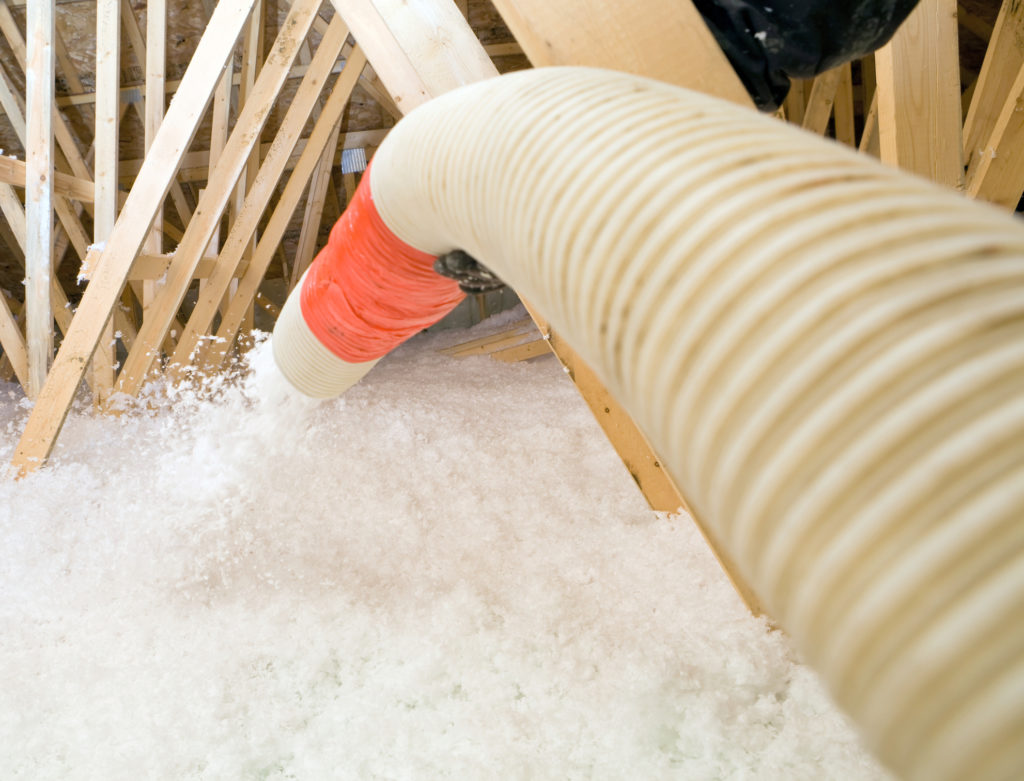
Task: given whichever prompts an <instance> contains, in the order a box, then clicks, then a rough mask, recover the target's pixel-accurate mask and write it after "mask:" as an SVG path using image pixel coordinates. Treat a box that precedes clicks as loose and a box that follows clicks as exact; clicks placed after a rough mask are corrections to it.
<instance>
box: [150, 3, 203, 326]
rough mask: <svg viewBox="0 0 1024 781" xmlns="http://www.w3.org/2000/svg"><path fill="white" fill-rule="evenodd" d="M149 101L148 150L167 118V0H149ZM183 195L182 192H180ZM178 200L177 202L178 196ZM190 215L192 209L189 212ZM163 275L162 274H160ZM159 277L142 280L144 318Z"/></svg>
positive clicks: (156, 243)
mask: <svg viewBox="0 0 1024 781" xmlns="http://www.w3.org/2000/svg"><path fill="white" fill-rule="evenodd" d="M145 49H146V61H145V67H146V104H145V108H144V110H143V116H142V126H143V145H144V150H145V151H146V152H148V151H149V149H150V147H152V146H153V141H154V139H156V134H157V132H158V131H159V130H160V125H161V124H162V123H163V121H164V111H165V107H164V86H165V84H166V82H167V0H149V4H148V5H147V7H146V41H145ZM171 187H172V190H173V189H175V188H176V189H177V191H178V193H179V194H180V193H181V185H180V184H178V183H177V181H175V182H173V184H172V185H171ZM179 197H181V198H182V199H184V196H183V195H180V196H179ZM175 203H176V204H177V203H178V200H177V198H175ZM163 213H164V206H163V203H160V204H159V205H158V206H157V211H156V220H155V221H154V222H155V223H156V224H155V225H154V226H153V228H152V230H150V232H149V235H148V236H146V240H145V242H143V246H142V249H143V251H145V252H149V253H152V254H155V255H159V254H160V253H161V252H162V251H163V232H162V231H161V230H160V227H159V226H160V225H161V224H162V223H163ZM178 216H179V217H182V218H183V222H182V224H183V225H185V226H187V225H188V220H186V219H184V215H183V214H182V213H181V212H180V210H179V214H178ZM188 216H189V217H191V216H192V215H191V213H189V214H188ZM161 276H162V275H161ZM157 286H158V283H157V280H155V279H154V280H146V281H145V282H143V283H142V296H141V300H140V302H139V303H140V304H141V305H142V313H143V319H145V316H146V312H148V311H149V308H150V307H151V306H152V305H153V300H154V298H155V297H156V291H157Z"/></svg>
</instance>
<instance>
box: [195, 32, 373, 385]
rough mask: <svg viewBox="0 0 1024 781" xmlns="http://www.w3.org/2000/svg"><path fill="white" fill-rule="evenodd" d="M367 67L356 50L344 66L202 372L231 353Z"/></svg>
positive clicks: (202, 362) (203, 360) (202, 361)
mask: <svg viewBox="0 0 1024 781" xmlns="http://www.w3.org/2000/svg"><path fill="white" fill-rule="evenodd" d="M365 64H366V57H365V55H364V54H363V51H362V49H361V48H360V47H358V46H357V47H356V48H355V49H353V50H352V53H351V54H350V55H349V59H348V62H346V63H345V69H344V70H343V71H342V72H341V75H340V76H339V77H338V81H337V82H336V83H335V85H334V89H333V90H332V92H331V95H330V97H329V98H328V99H327V102H326V103H325V104H324V108H323V111H322V112H321V114H320V118H319V119H318V120H317V121H316V124H315V125H314V127H313V132H312V134H311V135H310V137H309V142H308V143H307V144H306V147H305V149H304V150H303V151H302V155H301V157H300V158H299V162H298V163H297V164H296V166H295V168H294V169H293V170H292V173H291V176H290V177H289V179H288V183H287V184H286V185H285V187H284V191H283V192H282V193H281V197H280V198H278V201H277V205H276V206H275V207H274V211H273V213H272V214H271V215H270V219H269V220H268V221H267V225H266V227H265V228H264V230H263V235H262V236H261V237H260V240H259V243H258V244H257V245H256V252H255V254H254V255H253V258H252V262H251V263H250V264H249V270H248V271H247V272H246V273H245V275H244V276H243V277H242V279H241V280H240V281H239V283H238V291H237V292H236V293H235V297H234V298H233V299H232V300H231V303H230V305H229V306H228V309H227V311H226V312H225V313H224V315H223V317H222V319H221V324H220V327H219V328H218V330H217V340H216V341H215V342H214V343H213V344H211V345H209V346H208V347H207V349H206V352H205V353H204V354H203V355H202V356H201V358H200V368H201V369H202V370H204V371H210V370H213V369H217V368H219V367H220V365H221V364H222V362H223V360H224V357H225V355H227V352H228V350H230V349H231V345H232V344H233V342H234V340H235V337H236V336H237V334H238V328H239V326H240V324H241V322H242V315H243V313H244V307H245V306H247V304H248V302H249V301H251V300H252V299H253V298H254V297H255V296H256V292H257V291H258V290H259V285H260V282H261V281H262V279H263V276H264V275H265V274H266V273H267V269H268V268H269V267H270V263H271V261H272V260H273V259H274V254H275V252H276V250H277V248H278V247H279V246H280V242H281V237H282V236H283V235H284V232H285V229H286V228H287V227H288V223H289V222H290V221H291V217H292V214H293V213H294V212H295V207H296V206H297V205H298V203H299V200H300V199H301V198H302V193H303V191H304V190H305V189H306V184H307V182H308V181H309V177H310V176H311V175H312V173H313V169H314V168H315V167H316V164H317V161H318V160H319V159H320V154H321V152H322V151H323V149H324V147H325V146H326V145H327V143H328V141H329V140H330V136H331V134H332V132H333V130H334V126H335V125H336V124H337V122H338V120H339V119H340V118H341V114H342V112H343V111H344V110H345V104H346V103H348V99H349V96H350V95H351V94H352V90H353V89H354V87H355V84H356V81H357V80H358V78H359V73H360V71H361V70H362V68H363V66H364V65H365ZM264 165H266V164H264ZM261 173H262V169H261ZM254 189H255V188H254ZM225 246H227V245H225ZM197 330H198V329H197Z"/></svg>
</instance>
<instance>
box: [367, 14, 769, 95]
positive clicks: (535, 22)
mask: <svg viewBox="0 0 1024 781" xmlns="http://www.w3.org/2000/svg"><path fill="white" fill-rule="evenodd" d="M494 6H495V8H497V9H498V12H499V13H500V14H501V16H502V18H503V19H504V20H505V23H506V24H507V25H508V26H509V29H510V30H511V31H512V34H513V35H514V36H515V37H516V40H517V41H518V42H519V43H520V45H521V46H522V47H523V51H524V52H525V53H526V56H527V57H529V58H530V62H531V63H533V65H534V66H537V67H539V66H543V65H592V66H594V67H601V68H614V69H616V70H623V71H627V72H629V73H635V74H637V75H640V76H646V77H648V78H654V79H658V80H660V81H666V82H669V83H670V84H678V85H679V86H681V87H688V88H690V89H695V90H698V91H699V92H706V93H708V94H712V95H718V96H719V97H723V98H725V99H727V100H731V101H733V102H735V103H739V104H740V105H743V106H750V105H751V100H750V96H749V95H748V94H747V91H746V89H745V88H744V87H743V84H742V83H741V82H740V80H739V77H738V76H736V74H735V72H734V71H733V69H732V67H731V66H730V65H729V62H728V60H726V58H725V55H724V54H723V53H722V50H721V48H720V47H719V46H718V43H717V42H716V41H715V39H714V37H713V36H712V34H711V31H710V30H708V28H707V25H705V24H704V19H703V17H701V15H700V14H699V13H698V12H697V9H696V8H694V7H693V4H692V3H690V2H679V0H646V1H645V2H644V3H643V7H642V9H638V8H637V7H636V6H635V5H634V4H632V3H623V2H621V1H620V0H559V2H552V0H495V3H494ZM357 37H358V36H357ZM370 62H374V63H375V62H376V60H375V59H374V58H373V57H372V56H371V57H370ZM382 76H383V74H382Z"/></svg>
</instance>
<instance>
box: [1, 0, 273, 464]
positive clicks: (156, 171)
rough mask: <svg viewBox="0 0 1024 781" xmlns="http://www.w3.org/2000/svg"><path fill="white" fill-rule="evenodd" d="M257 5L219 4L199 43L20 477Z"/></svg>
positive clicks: (42, 443) (88, 296) (52, 376)
mask: <svg viewBox="0 0 1024 781" xmlns="http://www.w3.org/2000/svg"><path fill="white" fill-rule="evenodd" d="M254 2H255V0H221V2H220V3H219V4H218V5H217V9H216V11H215V13H214V16H213V18H212V19H211V20H210V23H209V25H208V26H207V28H206V31H205V33H204V34H203V37H202V38H201V39H200V41H199V45H198V46H197V48H196V51H195V54H194V55H193V57H192V61H191V62H190V63H189V67H188V70H187V71H186V73H185V76H184V78H183V79H182V84H181V88H180V89H179V93H178V99H177V100H175V101H174V102H173V103H172V104H171V106H170V108H169V109H168V112H167V118H166V120H165V122H164V124H163V125H161V128H160V132H159V133H157V137H156V139H155V140H154V142H153V146H152V148H151V149H150V153H149V155H148V156H147V157H146V161H145V163H144V164H143V166H142V170H141V171H140V172H139V176H138V179H137V180H136V183H135V186H134V187H133V188H132V190H131V192H130V193H129V194H128V198H127V200H126V202H125V205H124V208H123V209H122V210H121V215H120V218H119V219H118V221H117V224H116V225H115V226H114V231H113V233H112V234H111V236H110V239H109V240H108V242H107V245H106V248H105V249H104V251H103V253H102V259H101V262H100V264H99V269H98V270H97V272H96V276H95V277H94V278H93V281H92V282H91V283H90V284H89V287H88V289H87V290H86V292H85V295H84V296H83V297H82V301H81V303H80V304H79V307H78V311H77V313H76V315H75V318H74V320H73V322H72V324H71V328H70V329H69V331H68V333H67V334H66V335H65V338H64V342H63V344H62V345H61V349H60V351H59V352H58V354H57V358H56V360H55V361H54V364H53V367H52V368H51V370H50V373H49V375H48V376H47V379H46V383H45V384H44V386H43V389H42V392H41V393H40V394H39V399H38V400H37V402H36V405H35V407H34V408H33V410H32V413H31V414H30V415H29V419H28V422H27V424H26V426H25V430H24V432H23V433H22V435H21V439H20V441H19V442H18V446H17V448H16V449H15V453H14V457H13V459H12V463H13V465H14V466H15V468H17V469H18V470H19V472H21V473H24V472H26V471H29V470H34V469H36V468H38V467H39V466H40V465H41V464H42V463H43V461H44V460H45V459H46V458H47V457H48V456H49V455H50V452H51V451H52V449H53V445H54V443H55V442H56V440H57V435H58V434H59V432H60V429H61V427H62V426H63V424H64V420H65V418H66V417H67V413H68V410H69V409H70V408H71V402H72V401H73V399H74V395H75V390H76V388H77V387H78V383H79V382H80V381H81V380H82V377H83V375H84V373H85V366H86V361H87V360H88V357H89V356H90V355H91V354H92V352H93V350H94V349H95V347H96V345H97V343H98V342H99V339H100V336H101V333H102V330H103V325H104V324H105V323H106V321H107V318H108V317H110V315H111V313H112V312H113V310H114V306H115V304H116V303H117V301H118V299H119V297H120V294H121V289H122V288H123V287H124V284H125V281H126V280H127V278H128V271H129V269H130V268H131V265H132V262H133V261H134V260H135V256H136V255H137V254H138V252H139V249H140V248H141V246H142V243H143V240H144V239H145V236H146V234H147V233H148V232H149V227H150V224H151V223H152V221H153V218H154V216H155V215H156V212H157V207H158V206H159V204H160V203H161V202H162V201H163V199H164V197H165V196H166V194H167V190H168V188H169V187H170V182H171V179H172V178H173V177H174V174H175V172H176V171H177V169H178V165H179V163H180V161H181V156H182V154H183V153H184V151H185V149H186V148H187V147H188V144H189V141H190V140H191V138H192V136H193V135H194V133H195V131H196V128H197V126H198V123H199V120H200V119H201V117H202V114H203V109H204V108H205V106H206V104H207V101H208V100H209V98H210V94H211V93H212V91H213V87H214V85H215V83H216V79H217V78H218V75H219V73H220V71H221V69H222V68H223V67H224V63H226V62H227V59H228V57H229V56H230V55H231V52H232V50H233V48H234V44H235V41H236V40H237V39H238V34H239V32H241V28H242V25H243V24H244V22H245V19H246V17H247V16H248V14H249V11H250V10H251V8H252V4H253V3H254Z"/></svg>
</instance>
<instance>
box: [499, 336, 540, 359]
mask: <svg viewBox="0 0 1024 781" xmlns="http://www.w3.org/2000/svg"><path fill="white" fill-rule="evenodd" d="M551 353H552V350H551V345H550V343H549V342H548V340H547V339H531V340H530V341H528V342H523V344H517V345H515V346H513V347H506V348H505V349H503V350H498V351H496V352H493V353H491V357H492V358H493V359H494V360H496V361H502V362H504V363H517V362H519V361H528V360H529V359H530V358H537V357H539V356H541V355H549V354H551Z"/></svg>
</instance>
